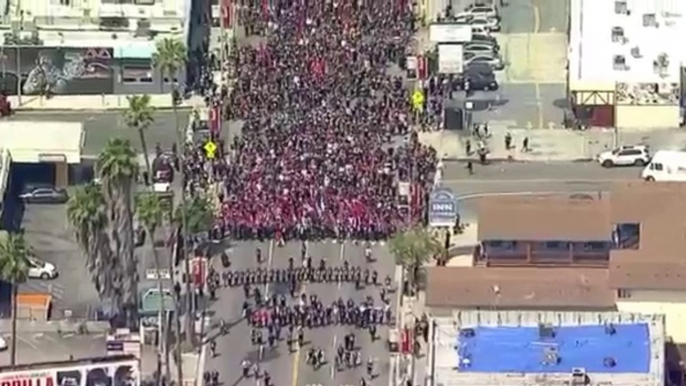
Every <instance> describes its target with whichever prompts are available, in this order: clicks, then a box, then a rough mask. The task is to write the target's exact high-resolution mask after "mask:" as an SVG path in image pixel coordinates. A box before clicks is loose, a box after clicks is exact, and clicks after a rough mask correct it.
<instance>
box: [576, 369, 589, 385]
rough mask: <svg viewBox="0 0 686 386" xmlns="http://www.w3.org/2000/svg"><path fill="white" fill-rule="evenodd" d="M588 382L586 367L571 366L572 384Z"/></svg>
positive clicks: (585, 383)
mask: <svg viewBox="0 0 686 386" xmlns="http://www.w3.org/2000/svg"><path fill="white" fill-rule="evenodd" d="M588 383H589V379H588V376H587V375H586V369H585V368H583V367H573V368H572V385H573V386H581V385H587V384H588Z"/></svg>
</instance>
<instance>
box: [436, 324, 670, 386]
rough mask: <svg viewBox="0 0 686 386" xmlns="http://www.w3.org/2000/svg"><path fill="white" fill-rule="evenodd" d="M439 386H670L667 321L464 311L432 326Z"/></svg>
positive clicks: (437, 383)
mask: <svg viewBox="0 0 686 386" xmlns="http://www.w3.org/2000/svg"><path fill="white" fill-rule="evenodd" d="M429 326H430V327H429V337H430V339H429V354H428V355H429V358H428V360H429V363H430V366H429V374H428V376H429V380H430V383H429V384H431V385H437V386H461V385H465V386H467V385H469V386H473V385H482V386H491V385H493V386H510V385H512V386H520V385H606V386H642V385H644V386H662V385H664V382H665V354H664V346H665V336H664V317H663V316H661V315H639V314H622V313H615V312H525V311H509V312H505V311H464V312H455V313H454V314H453V315H451V316H449V317H440V318H432V319H431V320H430V323H429Z"/></svg>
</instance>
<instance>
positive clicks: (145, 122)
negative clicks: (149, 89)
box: [124, 94, 155, 183]
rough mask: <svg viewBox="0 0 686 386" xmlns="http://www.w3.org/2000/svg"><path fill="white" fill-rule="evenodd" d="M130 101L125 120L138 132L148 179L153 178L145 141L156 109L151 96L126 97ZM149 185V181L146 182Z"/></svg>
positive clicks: (125, 112) (125, 111)
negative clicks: (146, 132) (151, 104)
mask: <svg viewBox="0 0 686 386" xmlns="http://www.w3.org/2000/svg"><path fill="white" fill-rule="evenodd" d="M126 99H127V100H128V101H129V107H128V108H127V109H126V110H124V119H125V120H126V125H127V126H128V127H129V128H131V129H135V130H137V131H138V137H139V139H140V141H141V149H142V150H143V154H144V156H145V171H146V172H147V174H148V178H150V179H151V178H152V168H151V167H150V156H149V154H148V145H147V142H146V141H145V131H146V130H147V129H148V127H150V124H152V122H153V121H154V119H153V117H152V115H153V113H154V112H155V108H154V107H152V106H150V95H147V94H145V95H131V96H128V97H126ZM146 183H147V180H146Z"/></svg>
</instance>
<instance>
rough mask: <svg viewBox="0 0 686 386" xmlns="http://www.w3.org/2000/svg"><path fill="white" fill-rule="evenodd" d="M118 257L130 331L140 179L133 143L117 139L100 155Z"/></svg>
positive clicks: (134, 320)
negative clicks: (135, 195) (136, 196)
mask: <svg viewBox="0 0 686 386" xmlns="http://www.w3.org/2000/svg"><path fill="white" fill-rule="evenodd" d="M96 167H97V170H98V173H99V177H100V180H101V181H102V187H103V194H104V198H105V204H106V207H107V214H108V217H109V219H110V221H111V225H112V226H111V227H110V232H111V235H110V237H111V239H112V241H113V244H114V245H113V247H114V251H113V253H114V255H115V256H117V258H118V259H119V260H120V261H121V264H122V268H123V282H122V284H123V285H122V290H123V292H122V298H123V299H122V301H123V308H124V310H125V314H126V320H127V325H128V327H129V328H136V326H137V324H138V262H137V260H136V257H135V256H134V254H133V249H134V241H133V239H134V238H133V232H134V229H133V211H134V208H133V205H132V200H133V187H134V183H135V181H136V178H137V176H138V162H137V160H136V151H135V150H134V149H133V147H132V146H131V142H130V141H129V140H125V139H121V138H113V139H110V140H109V141H108V142H107V145H106V146H105V149H104V150H103V151H102V153H100V155H99V156H98V159H97V162H96Z"/></svg>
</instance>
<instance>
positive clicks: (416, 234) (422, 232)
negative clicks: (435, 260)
mask: <svg viewBox="0 0 686 386" xmlns="http://www.w3.org/2000/svg"><path fill="white" fill-rule="evenodd" d="M389 249H390V251H391V253H392V254H393V256H395V261H396V264H398V265H401V266H402V267H403V268H404V269H405V271H406V272H407V273H408V280H409V282H410V284H411V288H413V289H414V288H415V287H416V285H417V276H418V272H419V269H420V268H421V267H422V265H424V264H425V263H427V262H428V261H429V260H430V259H431V257H433V256H435V255H437V254H439V253H441V251H442V250H443V248H442V247H441V245H440V243H439V242H438V241H437V240H436V239H435V238H434V237H433V235H432V234H431V233H429V232H428V231H427V230H426V229H424V228H420V227H416V228H413V229H410V230H407V231H404V232H399V233H397V234H395V235H394V236H393V238H392V239H390V240H389Z"/></svg>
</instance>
